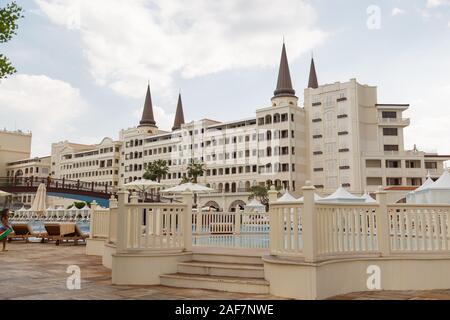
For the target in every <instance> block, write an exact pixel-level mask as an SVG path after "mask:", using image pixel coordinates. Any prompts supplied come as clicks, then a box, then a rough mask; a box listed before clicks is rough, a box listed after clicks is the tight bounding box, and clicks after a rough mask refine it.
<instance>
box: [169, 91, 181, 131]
mask: <svg viewBox="0 0 450 320" xmlns="http://www.w3.org/2000/svg"><path fill="white" fill-rule="evenodd" d="M182 124H184V112H183V102H182V101H181V93H180V94H179V95H178V105H177V112H176V114H175V121H174V123H173V128H172V130H173V131H175V130H179V129H181V125H182Z"/></svg>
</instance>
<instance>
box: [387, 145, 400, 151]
mask: <svg viewBox="0 0 450 320" xmlns="http://www.w3.org/2000/svg"><path fill="white" fill-rule="evenodd" d="M384 151H398V145H396V144H385V145H384Z"/></svg>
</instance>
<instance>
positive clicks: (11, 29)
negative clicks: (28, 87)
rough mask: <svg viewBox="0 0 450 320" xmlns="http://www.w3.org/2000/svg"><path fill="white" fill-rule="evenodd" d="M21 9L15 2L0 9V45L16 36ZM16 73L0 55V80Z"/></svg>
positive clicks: (3, 56)
mask: <svg viewBox="0 0 450 320" xmlns="http://www.w3.org/2000/svg"><path fill="white" fill-rule="evenodd" d="M22 13H23V9H22V8H21V7H19V6H18V5H17V4H16V2H15V1H13V2H12V3H10V4H7V5H6V7H4V8H0V43H5V42H8V41H9V40H11V39H12V37H13V36H14V35H16V34H17V29H18V27H19V25H18V20H19V19H20V18H23V15H22ZM15 72H16V69H15V68H14V67H13V66H12V64H11V62H10V61H9V59H8V58H7V57H6V56H5V55H3V54H1V53H0V80H1V79H4V78H7V77H8V76H9V75H12V74H14V73H15Z"/></svg>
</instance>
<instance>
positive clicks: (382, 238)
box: [375, 187, 390, 256]
mask: <svg viewBox="0 0 450 320" xmlns="http://www.w3.org/2000/svg"><path fill="white" fill-rule="evenodd" d="M375 194H376V198H377V202H378V208H377V211H376V219H377V239H378V249H379V250H380V252H381V255H382V256H389V255H390V234H389V219H388V209H387V192H386V191H384V189H383V187H380V188H379V189H378V191H377V192H376V193H375Z"/></svg>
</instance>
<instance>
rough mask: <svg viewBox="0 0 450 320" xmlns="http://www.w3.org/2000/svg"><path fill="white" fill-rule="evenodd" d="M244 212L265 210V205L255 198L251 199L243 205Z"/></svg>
mask: <svg viewBox="0 0 450 320" xmlns="http://www.w3.org/2000/svg"><path fill="white" fill-rule="evenodd" d="M244 211H245V212H266V206H265V205H263V204H262V203H261V202H259V201H258V200H256V199H253V200H252V201H251V202H250V203H249V204H247V205H246V206H244Z"/></svg>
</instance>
